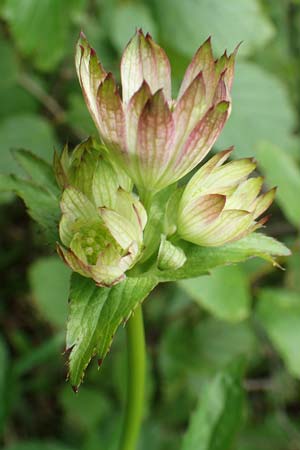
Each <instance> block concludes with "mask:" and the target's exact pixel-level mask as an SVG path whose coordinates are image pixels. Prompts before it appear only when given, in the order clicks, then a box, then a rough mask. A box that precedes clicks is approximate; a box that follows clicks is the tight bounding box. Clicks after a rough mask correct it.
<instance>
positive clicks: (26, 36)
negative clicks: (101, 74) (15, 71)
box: [2, 0, 85, 71]
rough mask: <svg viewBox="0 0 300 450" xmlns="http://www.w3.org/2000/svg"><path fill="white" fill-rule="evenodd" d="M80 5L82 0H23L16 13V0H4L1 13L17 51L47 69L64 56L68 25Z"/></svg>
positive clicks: (79, 8)
mask: <svg viewBox="0 0 300 450" xmlns="http://www.w3.org/2000/svg"><path fill="white" fill-rule="evenodd" d="M84 4H85V0H79V1H78V0H43V1H42V2H41V1H40V0H24V1H23V2H22V14H20V3H19V1H18V0H6V2H5V7H4V8H3V11H2V15H3V17H4V18H5V19H6V20H7V22H8V24H9V27H10V31H11V33H12V35H13V37H14V39H15V41H16V44H17V46H18V48H19V49H20V50H21V52H22V53H23V54H24V55H25V56H30V57H31V58H32V60H33V62H34V64H35V66H36V67H37V68H38V69H40V70H43V71H49V70H52V69H53V68H54V67H56V66H57V64H58V63H59V62H60V60H61V59H62V57H63V56H64V54H65V52H66V49H67V48H68V47H67V46H68V45H69V41H68V37H69V31H70V24H71V22H72V20H73V19H74V16H75V14H78V13H80V12H81V10H82V8H83V6H84ZM29 30H30V31H29ZM37 43H38V45H37Z"/></svg>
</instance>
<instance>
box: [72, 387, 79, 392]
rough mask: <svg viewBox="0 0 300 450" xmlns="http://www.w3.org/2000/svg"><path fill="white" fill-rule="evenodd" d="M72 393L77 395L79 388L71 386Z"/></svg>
mask: <svg viewBox="0 0 300 450" xmlns="http://www.w3.org/2000/svg"><path fill="white" fill-rule="evenodd" d="M72 391H73V392H74V394H78V391H79V386H75V385H73V386H72Z"/></svg>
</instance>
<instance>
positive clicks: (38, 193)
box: [0, 174, 61, 243]
mask: <svg viewBox="0 0 300 450" xmlns="http://www.w3.org/2000/svg"><path fill="white" fill-rule="evenodd" d="M0 192H1V193H2V192H14V193H15V194H17V195H18V196H19V197H20V198H21V199H22V200H23V201H24V203H25V205H26V207H27V209H28V213H29V215H30V216H31V217H32V219H33V220H35V221H36V222H37V223H38V224H39V225H40V226H41V227H42V228H43V230H44V232H45V233H46V236H47V238H48V240H49V241H50V242H52V243H55V242H57V240H58V222H59V218H60V215H61V212H60V208H59V201H58V199H57V197H55V196H54V195H52V194H51V193H49V192H48V191H47V190H46V189H44V188H43V187H41V186H37V185H35V184H33V183H32V182H31V181H26V180H23V179H21V178H18V177H16V176H14V175H2V174H0Z"/></svg>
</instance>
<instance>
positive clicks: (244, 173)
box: [176, 149, 275, 247]
mask: <svg viewBox="0 0 300 450" xmlns="http://www.w3.org/2000/svg"><path fill="white" fill-rule="evenodd" d="M231 151H232V149H229V150H225V151H223V152H220V153H218V154H217V155H216V156H214V157H213V158H211V159H210V160H209V161H208V162H207V163H206V164H204V165H203V166H202V167H201V168H200V169H199V170H198V171H197V172H196V173H195V175H194V176H193V177H192V178H191V179H190V181H189V182H188V184H187V185H186V187H185V189H184V191H183V194H182V197H181V199H180V201H179V206H178V214H177V224H176V225H177V233H178V235H179V236H180V237H181V238H182V239H185V240H186V241H190V242H192V243H194V244H197V245H202V246H207V247H210V246H212V247H215V246H220V245H223V244H226V243H228V242H232V241H236V240H238V239H241V238H242V237H244V236H246V235H247V234H250V233H252V232H253V231H255V230H256V229H258V228H260V227H261V226H262V225H263V224H264V223H265V222H266V220H267V217H264V218H262V219H260V220H257V219H258V218H259V217H260V216H261V215H262V214H263V213H264V212H265V211H266V210H267V209H268V207H269V206H270V205H271V203H272V202H273V200H274V196H275V189H271V190H270V191H268V192H265V193H262V194H260V191H261V189H262V185H263V178H262V177H254V178H248V176H249V175H250V174H251V173H252V172H253V171H254V169H255V167H256V164H255V162H254V161H253V160H252V159H251V158H245V159H240V160H235V161H231V162H229V163H226V164H224V165H223V163H224V162H225V161H226V160H227V158H228V157H229V156H230V153H231Z"/></svg>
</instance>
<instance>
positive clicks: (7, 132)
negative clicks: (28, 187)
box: [0, 114, 56, 173]
mask: <svg viewBox="0 0 300 450" xmlns="http://www.w3.org/2000/svg"><path fill="white" fill-rule="evenodd" d="M16 130H17V132H16ZM0 142H1V153H0V164H1V173H12V172H14V173H20V169H19V167H18V165H17V163H16V162H15V161H14V160H13V158H12V156H11V154H10V150H11V149H14V148H29V149H30V150H31V151H33V152H34V153H35V154H36V155H37V156H39V157H42V158H43V159H45V160H46V161H48V162H51V161H52V155H53V149H54V147H55V146H56V138H55V136H54V131H53V129H52V127H51V125H50V123H49V122H47V121H46V120H45V119H43V118H41V117H39V116H37V115H34V114H19V115H16V116H11V117H7V118H6V119H5V120H3V121H2V122H1V123H0Z"/></svg>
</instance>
